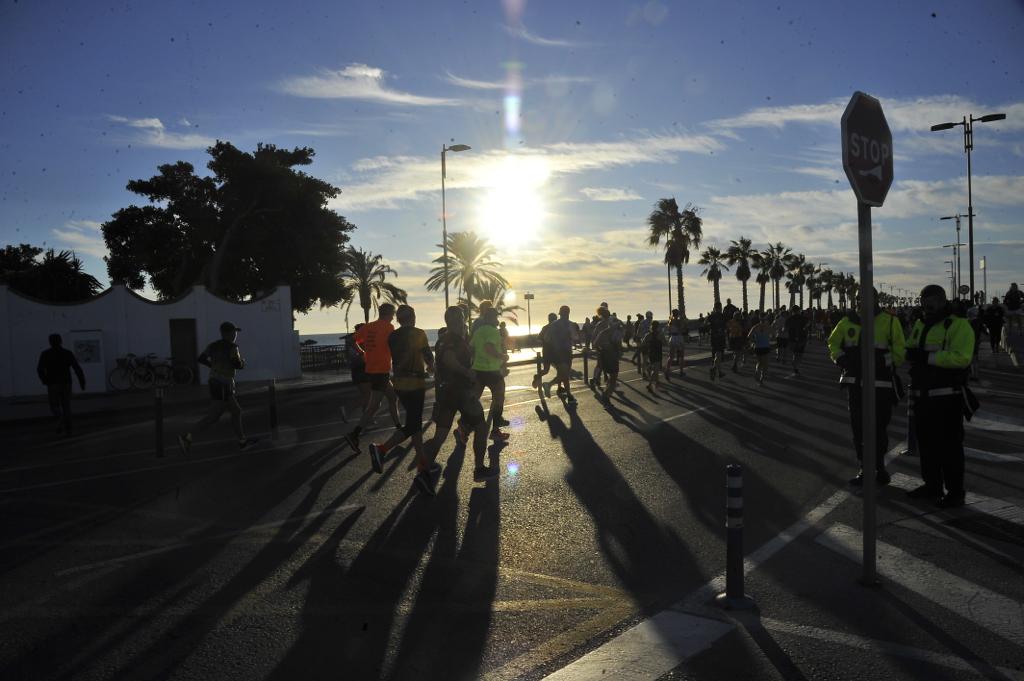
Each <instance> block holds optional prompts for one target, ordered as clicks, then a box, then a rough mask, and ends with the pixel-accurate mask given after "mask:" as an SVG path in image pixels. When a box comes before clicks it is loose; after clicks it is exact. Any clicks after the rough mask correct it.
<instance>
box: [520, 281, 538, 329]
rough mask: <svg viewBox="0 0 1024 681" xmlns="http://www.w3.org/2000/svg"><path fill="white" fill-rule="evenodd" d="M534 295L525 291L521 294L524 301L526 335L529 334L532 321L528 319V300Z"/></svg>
mask: <svg viewBox="0 0 1024 681" xmlns="http://www.w3.org/2000/svg"><path fill="white" fill-rule="evenodd" d="M535 297H536V296H534V295H533V294H532V293H530V292H529V291H527V292H526V293H524V294H523V299H524V300H525V301H526V335H527V336H529V335H530V334H531V333H532V331H533V323H532V322H531V321H530V301H531V300H533V299H534V298H535Z"/></svg>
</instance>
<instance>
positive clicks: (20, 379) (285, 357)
mask: <svg viewBox="0 0 1024 681" xmlns="http://www.w3.org/2000/svg"><path fill="white" fill-rule="evenodd" d="M0 319H3V320H4V328H2V329H0V362H2V366H0V396H5V397H9V396H14V395H37V394H42V393H45V391H46V389H45V387H44V386H43V385H42V384H41V383H40V382H39V378H38V376H37V375H36V363H37V361H38V359H39V353H40V352H42V351H43V350H44V349H46V347H47V336H49V335H50V334H51V333H59V334H61V335H62V336H63V337H64V346H65V347H67V348H68V349H69V350H74V347H73V346H72V338H79V339H85V338H89V337H93V338H96V339H98V340H101V346H102V348H101V349H102V375H103V376H104V377H105V376H106V375H107V374H108V373H109V372H110V371H111V370H112V369H113V368H114V367H115V366H116V359H117V358H118V357H123V356H125V355H126V354H128V353H134V354H136V355H140V356H142V355H146V354H148V353H151V352H152V353H156V355H157V356H158V357H160V358H164V357H169V356H170V354H171V334H170V320H171V319H195V320H196V334H197V339H196V340H197V345H198V347H197V354H198V352H202V350H203V348H205V347H206V345H207V344H208V343H211V342H213V341H215V340H217V339H218V338H219V337H220V331H219V328H218V327H219V326H220V323H221V322H223V321H230V322H233V323H234V324H235V325H236V326H239V327H241V328H242V331H241V332H240V333H239V334H238V345H239V347H240V348H241V351H242V357H244V358H245V361H246V368H245V369H244V370H243V371H240V372H239V374H238V380H240V381H253V380H264V379H268V378H294V377H297V376H299V375H301V373H302V371H301V368H300V364H299V342H298V335H297V334H296V333H295V332H294V330H293V327H292V304H291V289H290V288H289V287H288V286H281V287H278V288H277V289H275V290H274V291H272V292H271V293H269V294H267V295H266V296H265V297H263V298H261V299H259V300H254V301H250V302H245V303H234V302H231V301H227V300H223V299H221V298H219V297H217V296H215V295H213V294H211V293H209V292H208V291H207V290H206V288H205V287H203V286H195V287H193V288H192V289H191V290H190V291H189V292H188V293H187V294H185V295H184V296H182V297H181V298H178V299H176V300H172V301H166V302H154V301H149V300H146V299H144V298H141V297H140V296H138V295H136V294H135V293H132V292H131V291H128V290H127V289H125V288H124V287H123V286H112V287H111V288H109V289H107V290H106V291H104V292H103V293H101V294H100V295H98V296H96V297H95V298H92V299H90V300H88V301H85V302H82V303H68V304H49V303H43V302H39V301H35V300H32V299H30V298H26V297H24V296H22V295H20V294H18V293H15V292H14V291H11V290H10V289H9V288H8V287H7V286H0ZM90 331H93V332H94V333H89V332H90ZM80 359H81V358H80ZM83 368H86V367H85V365H83ZM91 368H92V372H91V373H94V374H95V375H97V376H98V375H99V374H100V373H101V369H100V366H99V364H96V365H94V366H93V367H91ZM88 370H89V369H88V368H87V371H88ZM206 374H207V369H206V368H205V367H202V368H201V374H200V377H201V379H202V380H203V381H204V382H205V381H206ZM87 390H88V391H89V392H102V391H105V390H107V385H106V381H105V380H104V381H102V382H100V381H97V380H93V379H91V378H90V379H88V385H87Z"/></svg>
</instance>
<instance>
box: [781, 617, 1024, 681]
mask: <svg viewBox="0 0 1024 681" xmlns="http://www.w3.org/2000/svg"><path fill="white" fill-rule="evenodd" d="M761 624H762V625H764V628H765V629H767V630H768V631H773V632H776V633H780V634H791V635H793V636H801V637H803V638H810V639H814V640H816V641H825V642H826V643H837V644H839V645H844V646H847V647H849V648H856V649H858V650H866V651H869V652H872V653H877V654H879V655H889V656H892V657H904V658H907V659H911V660H918V661H919V662H926V663H928V664H932V665H935V666H937V667H946V668H948V669H956V670H958V671H964V672H974V673H975V674H979V675H982V676H989V675H992V676H995V674H992V672H996V673H997V674H1001V675H1003V676H1005V677H1007V678H1010V679H1018V680H1019V681H1024V672H1021V671H1020V670H1018V669H1010V668H1009V667H995V666H992V665H990V664H988V663H987V662H984V661H982V660H965V659H964V658H962V657H957V656H955V655H946V654H944V653H936V652H933V651H931V650H922V649H921V648H913V647H911V646H905V645H900V644H899V643H890V642H889V641H879V640H878V639H873V638H865V637H863V636H856V635H854V634H847V633H846V632H842V631H835V630H832V629H822V628H820V627H809V626H806V625H803V624H795V623H793V622H783V621H781V620H775V619H770V618H764V619H762V620H761Z"/></svg>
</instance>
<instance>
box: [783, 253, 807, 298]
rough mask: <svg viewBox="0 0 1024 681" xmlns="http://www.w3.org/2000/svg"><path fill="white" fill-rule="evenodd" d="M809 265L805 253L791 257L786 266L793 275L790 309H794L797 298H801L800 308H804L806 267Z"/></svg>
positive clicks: (790, 289)
mask: <svg viewBox="0 0 1024 681" xmlns="http://www.w3.org/2000/svg"><path fill="white" fill-rule="evenodd" d="M806 264H807V258H806V257H805V256H804V254H803V253H797V254H796V255H794V256H791V257H790V259H789V262H788V263H787V264H786V267H787V269H788V270H789V271H790V272H791V273H792V274H793V277H792V279H791V283H792V286H791V287H788V289H787V290H788V291H789V307H790V308H792V307H793V305H794V304H796V296H797V295H798V294H799V296H800V307H803V306H804V281H805V279H806V278H805V277H804V265H806Z"/></svg>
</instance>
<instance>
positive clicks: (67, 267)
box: [0, 245, 103, 303]
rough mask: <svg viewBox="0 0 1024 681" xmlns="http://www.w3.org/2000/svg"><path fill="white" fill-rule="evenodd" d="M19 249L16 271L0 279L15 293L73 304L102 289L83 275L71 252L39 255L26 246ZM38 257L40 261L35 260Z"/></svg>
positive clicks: (80, 264)
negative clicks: (39, 256)
mask: <svg viewBox="0 0 1024 681" xmlns="http://www.w3.org/2000/svg"><path fill="white" fill-rule="evenodd" d="M21 248H22V249H24V250H22V251H21V253H20V255H21V256H22V260H23V262H22V263H20V267H19V269H17V270H14V271H7V272H4V273H2V276H0V282H2V283H8V284H10V286H11V288H12V289H14V290H15V291H18V292H20V293H24V294H26V295H29V296H32V297H33V298H38V299H39V300H45V301H47V302H51V303H74V302H78V301H81V300H87V299H89V298H92V297H93V296H94V295H96V294H97V293H99V291H100V289H102V288H103V286H102V285H101V284H100V282H99V280H98V279H96V277H94V276H92V275H91V274H89V273H88V272H86V271H85V269H84V268H83V266H82V261H81V260H80V259H79V258H78V256H77V255H75V252H74V251H59V252H58V251H55V250H54V249H52V248H50V249H47V250H46V251H43V250H42V249H40V248H36V247H32V246H28V245H22V246H21ZM8 249H10V247H8ZM40 253H42V256H43V257H42V258H41V259H39V260H37V259H36V256H38V255H39V254H40Z"/></svg>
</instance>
